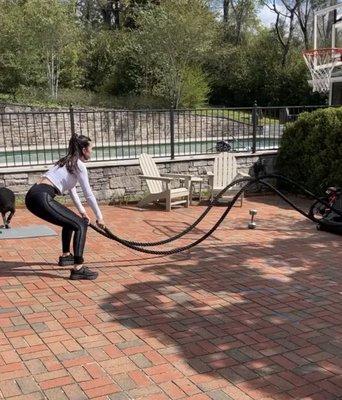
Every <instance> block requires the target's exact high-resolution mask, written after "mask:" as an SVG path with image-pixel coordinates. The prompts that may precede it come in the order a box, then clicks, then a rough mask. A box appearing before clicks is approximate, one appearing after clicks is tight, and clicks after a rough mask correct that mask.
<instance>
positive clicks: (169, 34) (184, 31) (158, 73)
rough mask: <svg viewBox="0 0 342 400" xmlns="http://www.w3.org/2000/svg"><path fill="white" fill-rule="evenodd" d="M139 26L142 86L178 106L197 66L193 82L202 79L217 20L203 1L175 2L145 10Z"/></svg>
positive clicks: (141, 12)
mask: <svg viewBox="0 0 342 400" xmlns="http://www.w3.org/2000/svg"><path fill="white" fill-rule="evenodd" d="M137 25H138V27H139V28H138V30H137V31H136V36H135V38H136V41H135V48H134V52H135V54H136V57H137V59H138V60H139V63H140V65H141V66H142V68H143V71H144V75H143V76H142V77H141V84H142V86H143V87H144V88H145V91H146V92H147V93H152V94H154V95H157V96H160V97H161V98H163V99H165V100H166V101H167V103H168V104H169V105H172V106H174V107H178V106H179V105H180V104H181V103H180V102H181V98H182V92H183V84H184V82H185V81H186V79H185V77H186V76H188V77H189V76H190V75H189V74H191V73H190V72H189V71H191V70H192V71H194V68H195V67H196V73H195V72H193V75H192V78H191V79H190V80H194V79H193V78H194V76H195V75H196V76H197V79H198V74H199V69H200V68H201V65H202V64H203V58H204V55H205V53H206V52H207V51H208V49H209V48H210V45H211V43H212V41H213V39H214V37H215V20H214V17H213V15H212V14H211V13H210V11H209V9H208V7H207V5H206V4H205V2H204V1H202V0H174V1H172V2H165V3H162V4H161V5H160V6H159V7H147V8H145V9H142V10H141V11H140V13H139V14H138V16H137ZM194 74H195V75H194ZM188 88H189V87H188Z"/></svg>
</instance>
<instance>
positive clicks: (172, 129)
mask: <svg viewBox="0 0 342 400" xmlns="http://www.w3.org/2000/svg"><path fill="white" fill-rule="evenodd" d="M170 139H171V160H174V159H175V110H174V108H173V106H172V107H171V108H170Z"/></svg>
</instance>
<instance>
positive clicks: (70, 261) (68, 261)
mask: <svg viewBox="0 0 342 400" xmlns="http://www.w3.org/2000/svg"><path fill="white" fill-rule="evenodd" d="M74 264H75V260H74V256H73V254H69V255H68V256H60V257H59V261H58V265H59V266H60V267H65V266H66V265H74Z"/></svg>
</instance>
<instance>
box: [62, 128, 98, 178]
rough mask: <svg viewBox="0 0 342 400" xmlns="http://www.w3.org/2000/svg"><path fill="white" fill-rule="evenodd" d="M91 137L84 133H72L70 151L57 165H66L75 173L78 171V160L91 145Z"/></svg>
mask: <svg viewBox="0 0 342 400" xmlns="http://www.w3.org/2000/svg"><path fill="white" fill-rule="evenodd" d="M90 142H91V139H90V138H89V137H87V136H84V135H76V134H74V135H72V136H71V138H70V140H69V147H68V153H67V155H66V156H65V157H62V158H61V159H59V160H58V161H57V162H56V164H55V165H58V166H59V167H64V165H65V167H66V169H67V170H68V171H69V172H70V173H71V174H75V173H76V172H77V171H78V169H79V168H78V165H77V162H78V160H79V158H80V157H81V156H82V150H83V149H84V148H87V147H88V146H89V145H90Z"/></svg>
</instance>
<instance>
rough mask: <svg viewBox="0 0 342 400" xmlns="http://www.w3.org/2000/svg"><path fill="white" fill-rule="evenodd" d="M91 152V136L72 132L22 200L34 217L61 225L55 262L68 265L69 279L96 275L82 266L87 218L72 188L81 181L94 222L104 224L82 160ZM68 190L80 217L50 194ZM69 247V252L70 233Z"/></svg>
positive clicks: (93, 277) (90, 277) (89, 278)
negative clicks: (62, 150) (59, 154)
mask: <svg viewBox="0 0 342 400" xmlns="http://www.w3.org/2000/svg"><path fill="white" fill-rule="evenodd" d="M91 152H92V146H91V140H90V139H89V138H88V137H86V136H83V135H73V136H72V137H71V139H70V141H69V149H68V154H67V155H66V156H65V157H63V158H61V159H60V160H59V161H57V162H56V164H55V165H54V166H53V167H51V168H50V169H49V171H48V172H46V173H45V174H44V175H43V176H42V177H41V179H40V180H39V181H38V182H37V183H36V184H34V185H33V186H32V187H31V189H30V190H29V191H28V193H27V195H26V198H25V203H26V207H27V208H28V209H29V210H30V211H31V212H32V213H33V214H34V215H36V216H37V217H39V218H42V219H43V220H45V221H47V222H50V223H52V224H55V225H58V226H62V227H63V229H62V249H63V250H62V251H63V254H62V255H61V256H60V257H59V263H58V265H61V266H65V265H72V264H74V268H73V269H71V273H70V279H73V280H74V279H88V280H93V279H96V278H97V275H98V273H97V272H94V271H91V270H90V269H89V268H88V267H85V266H83V261H84V260H83V251H84V245H85V241H86V234H87V227H88V223H89V221H90V218H89V216H88V215H87V213H86V211H85V209H84V207H83V206H82V204H81V201H80V198H79V197H78V194H77V192H76V184H77V182H79V184H80V185H81V188H82V191H83V194H84V197H85V198H86V200H87V203H88V204H89V206H90V207H91V208H92V210H93V212H94V214H95V216H96V223H97V225H98V226H99V227H100V228H103V227H104V222H103V218H102V214H101V211H100V209H99V207H98V205H97V201H96V199H95V196H94V194H93V192H92V190H91V188H90V185H89V179H88V172H87V168H86V166H85V164H84V162H85V161H87V160H89V159H90V156H91ZM66 191H69V194H70V196H71V198H72V200H73V202H74V204H75V206H76V207H77V209H78V211H79V213H80V214H81V217H80V216H78V215H77V214H75V213H74V212H73V211H71V210H70V209H69V208H67V207H65V206H63V205H62V204H60V203H59V202H57V201H56V200H55V199H54V197H55V196H56V195H62V194H63V193H64V192H66ZM73 233H74V237H73V251H74V254H71V253H70V242H71V237H72V234H73Z"/></svg>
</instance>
